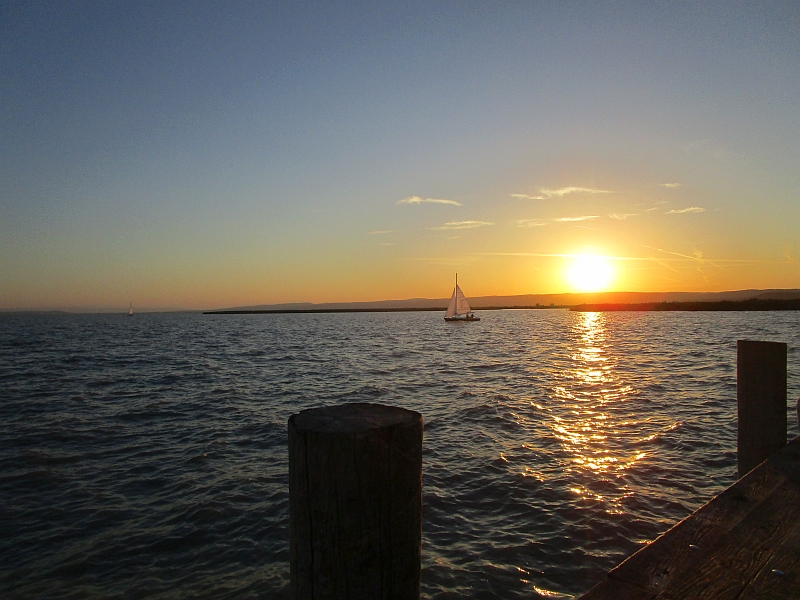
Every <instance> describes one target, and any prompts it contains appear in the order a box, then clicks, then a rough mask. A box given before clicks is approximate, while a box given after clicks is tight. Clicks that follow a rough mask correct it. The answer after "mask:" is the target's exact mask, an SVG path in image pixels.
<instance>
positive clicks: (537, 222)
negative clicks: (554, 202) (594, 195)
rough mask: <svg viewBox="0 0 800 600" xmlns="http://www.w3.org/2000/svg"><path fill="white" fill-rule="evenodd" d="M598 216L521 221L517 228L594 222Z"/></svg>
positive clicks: (517, 222) (518, 222) (517, 223)
mask: <svg viewBox="0 0 800 600" xmlns="http://www.w3.org/2000/svg"><path fill="white" fill-rule="evenodd" d="M599 218H600V217H599V216H597V215H582V216H580V217H557V218H555V219H519V220H518V221H516V225H517V227H544V226H545V225H547V224H548V223H578V222H580V221H594V220H595V219H599Z"/></svg>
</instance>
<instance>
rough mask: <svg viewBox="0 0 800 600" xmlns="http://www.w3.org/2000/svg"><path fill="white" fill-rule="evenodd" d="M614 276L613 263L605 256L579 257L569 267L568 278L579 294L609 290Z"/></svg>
mask: <svg viewBox="0 0 800 600" xmlns="http://www.w3.org/2000/svg"><path fill="white" fill-rule="evenodd" d="M613 276H614V269H613V268H612V267H611V263H610V262H609V260H608V259H607V258H606V257H604V256H593V255H588V254H586V255H578V256H574V257H573V258H572V261H571V262H570V264H569V266H568V267H567V271H566V277H567V281H568V282H569V284H570V286H571V287H572V289H573V290H575V291H577V292H600V291H603V290H605V289H607V288H608V286H609V285H610V283H611V279H612V278H613Z"/></svg>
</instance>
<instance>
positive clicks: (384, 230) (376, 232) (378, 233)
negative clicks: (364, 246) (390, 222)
mask: <svg viewBox="0 0 800 600" xmlns="http://www.w3.org/2000/svg"><path fill="white" fill-rule="evenodd" d="M393 232H394V229H376V230H375V231H370V232H369V233H368V234H367V235H381V234H383V233H393Z"/></svg>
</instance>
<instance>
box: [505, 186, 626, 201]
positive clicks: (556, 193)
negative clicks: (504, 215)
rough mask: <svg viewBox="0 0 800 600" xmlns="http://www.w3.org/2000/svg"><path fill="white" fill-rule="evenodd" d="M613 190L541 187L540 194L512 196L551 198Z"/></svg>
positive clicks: (533, 198)
mask: <svg viewBox="0 0 800 600" xmlns="http://www.w3.org/2000/svg"><path fill="white" fill-rule="evenodd" d="M613 193H614V192H612V191H611V190H598V189H594V188H584V187H573V186H570V187H562V188H556V189H548V188H539V194H538V195H536V196H532V195H530V194H511V197H512V198H522V199H524V200H549V199H551V198H563V197H564V196H566V195H568V194H613Z"/></svg>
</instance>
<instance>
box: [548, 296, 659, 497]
mask: <svg viewBox="0 0 800 600" xmlns="http://www.w3.org/2000/svg"><path fill="white" fill-rule="evenodd" d="M605 320H606V315H605V314H604V313H599V312H582V313H577V314H576V321H575V323H574V324H573V326H572V335H573V337H574V340H575V350H574V352H573V354H572V356H571V359H572V361H573V367H572V368H571V369H568V370H567V371H566V372H565V373H564V374H563V377H564V380H565V381H564V384H563V385H560V386H557V387H556V388H555V390H554V396H555V399H556V400H562V401H567V402H569V403H571V404H572V406H573V409H572V410H571V411H567V413H566V414H565V415H562V416H558V415H553V424H552V425H551V428H552V430H553V434H554V436H555V437H556V438H557V439H558V440H559V441H560V442H561V444H562V446H563V448H564V450H565V451H566V452H567V454H568V455H569V456H570V457H571V459H570V464H569V465H568V466H567V469H568V470H569V471H573V472H579V473H587V472H588V473H591V474H592V475H594V476H595V478H597V477H616V476H618V475H621V474H622V472H624V471H625V470H627V469H630V468H631V467H632V466H634V465H635V464H636V463H637V461H640V460H642V459H643V458H645V457H646V453H645V452H640V451H634V452H631V451H630V449H627V451H626V449H624V448H619V447H618V446H619V444H613V443H610V442H613V441H614V440H615V438H617V437H618V436H620V435H621V434H622V430H623V429H630V428H631V427H634V428H636V427H637V426H638V425H639V423H638V422H637V421H636V420H635V419H632V418H631V415H630V413H628V412H627V411H624V410H623V411H619V410H611V409H612V408H616V407H615V406H614V405H619V404H620V403H624V402H625V401H626V400H627V399H628V397H630V396H631V395H632V394H633V393H634V389H633V388H632V387H631V386H630V385H627V384H626V383H625V382H623V381H621V380H620V378H619V376H618V375H617V373H616V372H615V366H616V365H615V362H616V361H615V359H613V358H612V357H610V356H609V352H608V348H607V339H606V337H607V335H606V322H605ZM621 415H624V416H623V417H622V418H623V420H620V416H621ZM570 489H571V490H572V491H573V492H574V493H575V494H577V495H579V496H582V497H584V498H586V499H593V500H605V501H606V502H607V503H609V504H610V505H611V506H610V508H609V511H610V512H621V508H620V507H619V506H618V504H619V501H620V500H621V499H622V498H625V497H627V496H628V495H629V492H628V491H627V489H626V487H625V486H624V485H623V486H621V487H618V488H617V489H616V491H615V492H614V496H615V497H611V498H609V497H604V495H601V494H598V493H596V492H592V491H590V490H588V489H587V488H586V487H584V486H580V487H578V486H575V487H572V488H570Z"/></svg>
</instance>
